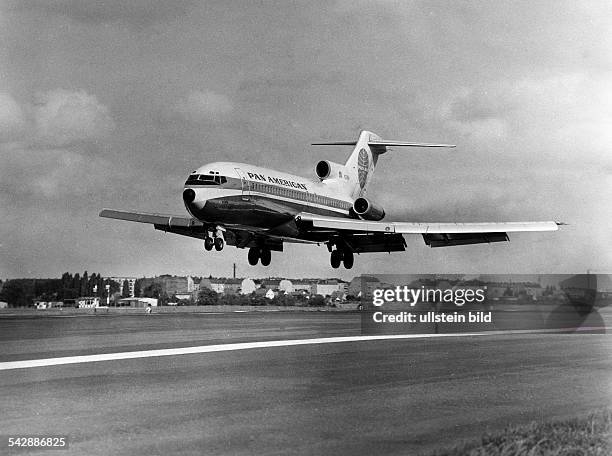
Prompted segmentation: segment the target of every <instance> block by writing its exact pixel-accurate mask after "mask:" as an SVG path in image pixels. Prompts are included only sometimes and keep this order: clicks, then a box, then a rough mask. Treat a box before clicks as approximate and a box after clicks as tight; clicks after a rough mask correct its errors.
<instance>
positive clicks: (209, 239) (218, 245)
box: [204, 227, 225, 252]
mask: <svg viewBox="0 0 612 456" xmlns="http://www.w3.org/2000/svg"><path fill="white" fill-rule="evenodd" d="M213 247H214V248H215V250H216V251H217V252H220V251H221V250H223V247H225V239H224V238H223V230H222V229H221V227H217V228H216V230H215V231H214V233H211V232H210V231H207V232H206V237H205V238H204V248H205V249H206V250H207V251H211V250H212V249H213Z"/></svg>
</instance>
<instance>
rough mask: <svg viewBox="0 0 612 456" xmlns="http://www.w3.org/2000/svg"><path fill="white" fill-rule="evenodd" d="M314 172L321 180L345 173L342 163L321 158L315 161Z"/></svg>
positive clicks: (338, 176) (337, 176)
mask: <svg viewBox="0 0 612 456" xmlns="http://www.w3.org/2000/svg"><path fill="white" fill-rule="evenodd" d="M315 172H316V173H317V177H318V178H319V179H321V180H325V179H334V178H341V177H342V176H343V175H344V174H345V170H344V165H341V164H340V163H334V162H332V161H329V160H321V161H320V162H319V163H317V167H316V168H315Z"/></svg>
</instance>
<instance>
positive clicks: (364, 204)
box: [353, 197, 385, 222]
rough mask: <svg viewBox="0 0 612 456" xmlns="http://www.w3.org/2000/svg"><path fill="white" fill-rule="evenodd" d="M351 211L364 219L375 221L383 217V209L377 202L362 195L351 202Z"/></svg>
mask: <svg viewBox="0 0 612 456" xmlns="http://www.w3.org/2000/svg"><path fill="white" fill-rule="evenodd" d="M353 211H355V213H356V214H357V215H358V216H359V217H361V218H362V219H364V220H372V221H374V222H377V221H379V220H382V219H383V218H384V217H385V210H384V209H383V208H382V207H381V206H379V205H378V204H376V203H374V202H372V201H369V200H367V199H365V198H363V197H361V198H357V199H356V200H355V202H354V203H353Z"/></svg>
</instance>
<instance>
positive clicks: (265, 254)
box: [259, 247, 272, 266]
mask: <svg viewBox="0 0 612 456" xmlns="http://www.w3.org/2000/svg"><path fill="white" fill-rule="evenodd" d="M259 259H260V260H261V265H262V266H270V261H272V252H270V249H268V248H266V247H263V248H262V249H261V252H260V254H259Z"/></svg>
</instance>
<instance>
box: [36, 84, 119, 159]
mask: <svg viewBox="0 0 612 456" xmlns="http://www.w3.org/2000/svg"><path fill="white" fill-rule="evenodd" d="M33 120H34V128H35V134H36V138H37V141H38V142H41V143H43V144H45V145H48V146H55V147H62V146H68V145H70V144H74V143H76V142H80V141H85V140H96V139H100V138H103V137H106V136H107V135H108V134H109V133H110V132H111V131H112V130H113V129H114V128H115V124H114V122H113V119H112V118H111V116H110V114H109V111H108V108H107V107H106V106H104V105H102V104H100V103H99V102H98V100H97V98H96V96H95V95H89V94H87V93H86V92H85V91H83V90H79V91H76V92H71V91H68V90H62V89H59V90H53V91H50V92H47V93H45V94H43V95H41V96H39V97H38V100H37V102H36V104H35V106H34V119H33Z"/></svg>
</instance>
